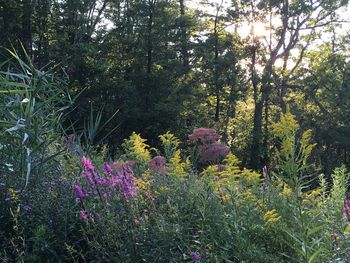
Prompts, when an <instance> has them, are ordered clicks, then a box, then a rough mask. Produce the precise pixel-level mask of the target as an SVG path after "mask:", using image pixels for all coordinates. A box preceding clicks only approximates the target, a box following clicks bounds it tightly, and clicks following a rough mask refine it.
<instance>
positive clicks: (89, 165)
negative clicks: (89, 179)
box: [81, 156, 95, 171]
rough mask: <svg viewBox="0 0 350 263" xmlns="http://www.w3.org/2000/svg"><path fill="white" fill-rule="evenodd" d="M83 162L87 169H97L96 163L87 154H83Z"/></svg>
mask: <svg viewBox="0 0 350 263" xmlns="http://www.w3.org/2000/svg"><path fill="white" fill-rule="evenodd" d="M81 162H82V163H83V165H84V168H85V169H87V170H90V171H94V169H95V167H94V165H93V164H92V162H91V161H90V160H88V159H87V158H86V157H85V156H83V158H82V159H81Z"/></svg>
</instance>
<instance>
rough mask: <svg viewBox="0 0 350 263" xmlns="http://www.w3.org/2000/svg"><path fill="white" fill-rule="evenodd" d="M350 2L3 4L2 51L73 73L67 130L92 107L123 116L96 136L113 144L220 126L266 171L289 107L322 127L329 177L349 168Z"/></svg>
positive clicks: (320, 156) (27, 0)
mask: <svg viewBox="0 0 350 263" xmlns="http://www.w3.org/2000/svg"><path fill="white" fill-rule="evenodd" d="M346 5H347V1H345V0H307V1H301V0H270V1H265V0H261V1H258V0H242V1H235V0H232V1H231V2H228V1H224V0H221V1H210V0H206V1H201V2H198V3H197V4H194V1H189V0H187V1H185V0H21V1H17V0H1V1H0V46H2V47H3V48H10V49H11V48H15V49H16V50H19V51H20V50H22V49H21V45H23V47H24V48H25V50H26V52H27V53H28V54H29V56H30V58H31V60H32V61H33V63H34V64H35V65H36V66H38V67H40V68H46V69H50V68H57V67H58V68H62V69H63V71H64V73H65V74H66V75H67V76H68V77H69V88H70V92H71V94H72V95H77V94H79V96H78V98H77V100H76V103H75V104H76V105H75V107H73V108H72V109H71V110H70V112H69V113H68V115H69V117H68V118H67V120H66V123H65V126H66V128H67V130H68V131H70V132H73V131H77V132H80V131H81V130H82V129H83V127H84V123H85V124H86V122H87V119H88V118H89V117H90V116H91V109H92V108H93V109H94V110H93V112H94V113H97V112H98V111H99V110H102V112H103V114H102V122H104V121H107V120H108V119H109V118H110V117H111V116H113V114H114V113H115V112H116V111H117V110H118V113H117V114H116V116H115V118H113V119H112V120H111V121H110V122H108V124H107V125H106V126H105V127H104V129H103V130H102V131H101V132H100V133H99V134H98V138H97V139H98V140H97V141H95V142H96V143H106V144H108V145H110V147H111V149H114V148H113V147H115V148H116V147H117V146H118V145H120V142H121V141H122V140H123V139H124V138H126V137H127V136H129V135H130V134H131V132H132V131H136V132H140V133H142V134H143V136H144V137H146V138H148V140H149V142H150V143H151V144H152V143H155V142H156V141H157V136H158V135H159V134H162V133H164V132H166V131H167V130H170V131H172V132H174V133H176V134H178V135H180V136H181V135H182V137H183V138H185V134H189V131H191V130H193V128H196V127H213V128H216V129H217V130H219V131H220V133H221V134H222V135H223V140H225V141H226V142H227V143H228V144H229V145H230V146H231V148H232V150H234V151H235V152H236V153H237V154H238V155H239V156H240V158H241V159H242V160H243V164H244V165H249V166H251V167H253V168H260V167H262V166H263V165H264V164H268V163H269V162H270V161H271V160H270V159H271V158H270V156H269V154H270V153H271V152H273V148H274V145H275V142H273V141H272V139H271V136H269V134H270V129H271V122H272V121H275V120H277V119H278V116H279V115H280V113H281V112H286V111H287V110H290V111H292V112H293V113H294V114H295V115H296V116H297V117H298V119H299V122H300V123H301V125H302V127H303V128H305V129H306V128H313V130H314V140H315V141H316V142H317V143H318V146H317V151H315V154H314V158H315V160H316V163H318V164H321V165H323V167H324V170H325V171H327V172H328V171H329V170H330V169H332V168H333V167H335V166H336V165H338V164H339V163H346V164H349V162H350V160H349V156H348V155H349V148H350V139H349V138H350V110H349V109H350V107H349V106H350V87H349V85H350V82H349V80H350V64H349V59H348V58H349V48H348V44H349V36H348V34H347V33H348V32H347V31H346V25H347V24H346V22H347V21H344V20H345V18H344V15H340V14H341V13H339V12H340V11H341V10H342V8H344V7H345V6H346ZM342 25H343V27H342ZM344 25H345V26H344ZM244 31H249V32H248V33H247V32H244ZM3 51H4V49H2V50H1V60H2V61H5V60H6V55H5V54H6V52H3ZM5 70H6V69H5ZM106 135H108V136H106ZM114 150H116V149H114ZM271 150H272V151H271Z"/></svg>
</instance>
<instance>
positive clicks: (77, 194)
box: [73, 184, 86, 199]
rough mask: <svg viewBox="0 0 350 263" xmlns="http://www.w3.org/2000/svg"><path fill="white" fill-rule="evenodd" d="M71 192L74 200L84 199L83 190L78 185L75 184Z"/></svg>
mask: <svg viewBox="0 0 350 263" xmlns="http://www.w3.org/2000/svg"><path fill="white" fill-rule="evenodd" d="M73 190H74V195H75V197H76V198H79V199H83V198H84V197H86V193H85V191H84V189H83V188H82V187H81V186H80V185H79V184H75V185H74V186H73Z"/></svg>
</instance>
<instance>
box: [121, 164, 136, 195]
mask: <svg viewBox="0 0 350 263" xmlns="http://www.w3.org/2000/svg"><path fill="white" fill-rule="evenodd" d="M116 178H117V182H118V183H119V184H120V190H121V192H122V193H123V195H124V197H125V198H126V199H128V198H130V197H133V196H134V195H135V194H136V192H137V188H136V179H135V177H134V175H133V172H132V170H131V169H130V167H128V166H125V167H123V169H122V170H121V171H119V172H117V174H116Z"/></svg>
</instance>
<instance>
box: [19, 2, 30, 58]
mask: <svg viewBox="0 0 350 263" xmlns="http://www.w3.org/2000/svg"><path fill="white" fill-rule="evenodd" d="M31 16H32V4H31V0H23V5H22V37H21V40H22V44H23V46H24V48H25V49H26V51H27V53H28V55H31V53H32V31H31Z"/></svg>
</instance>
